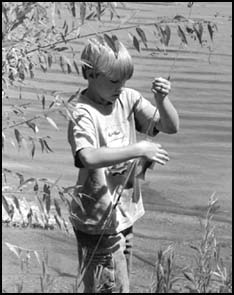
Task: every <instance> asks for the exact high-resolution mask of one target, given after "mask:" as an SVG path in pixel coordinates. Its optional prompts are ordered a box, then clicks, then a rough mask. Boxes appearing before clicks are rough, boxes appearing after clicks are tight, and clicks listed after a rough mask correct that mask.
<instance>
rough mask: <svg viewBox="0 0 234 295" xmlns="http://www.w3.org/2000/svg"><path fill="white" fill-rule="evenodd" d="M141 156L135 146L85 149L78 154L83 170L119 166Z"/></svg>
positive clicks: (139, 150)
mask: <svg viewBox="0 0 234 295" xmlns="http://www.w3.org/2000/svg"><path fill="white" fill-rule="evenodd" d="M141 156H142V152H141V149H140V148H139V146H138V145H137V143H136V144H132V145H129V146H126V147H120V148H108V147H101V148H97V149H95V148H85V149H83V150H81V151H80V152H79V158H80V161H81V162H82V164H83V165H84V167H85V168H90V169H97V168H102V167H108V166H111V165H115V164H119V163H122V162H124V161H128V160H131V159H135V158H138V157H141Z"/></svg>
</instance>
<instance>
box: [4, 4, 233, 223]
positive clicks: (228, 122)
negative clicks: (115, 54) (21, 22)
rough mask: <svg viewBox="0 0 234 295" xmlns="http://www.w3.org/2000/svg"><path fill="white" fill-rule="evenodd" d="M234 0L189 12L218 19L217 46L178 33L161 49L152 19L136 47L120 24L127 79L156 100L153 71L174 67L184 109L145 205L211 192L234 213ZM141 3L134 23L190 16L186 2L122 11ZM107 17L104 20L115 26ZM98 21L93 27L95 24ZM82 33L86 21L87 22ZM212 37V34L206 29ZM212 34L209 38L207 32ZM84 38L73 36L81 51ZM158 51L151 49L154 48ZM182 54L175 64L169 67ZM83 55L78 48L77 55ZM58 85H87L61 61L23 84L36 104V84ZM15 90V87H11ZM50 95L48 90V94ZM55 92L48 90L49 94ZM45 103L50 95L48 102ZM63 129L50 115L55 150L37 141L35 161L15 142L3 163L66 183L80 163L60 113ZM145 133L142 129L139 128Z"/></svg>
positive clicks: (224, 214)
mask: <svg viewBox="0 0 234 295" xmlns="http://www.w3.org/2000/svg"><path fill="white" fill-rule="evenodd" d="M231 5H232V3H231V2H198V3H196V2H195V5H194V7H193V9H192V12H191V16H192V17H194V18H203V17H204V18H206V19H207V20H210V21H215V22H216V23H217V26H218V32H216V33H215V36H214V42H213V44H212V45H211V46H212V54H211V56H209V50H208V49H207V48H201V47H200V46H199V44H198V43H193V42H192V41H191V43H190V45H189V46H188V47H184V48H183V49H182V50H181V51H180V52H179V53H178V48H179V40H178V38H176V37H175V36H174V37H173V38H172V40H171V43H169V48H168V50H167V51H166V52H165V53H163V52H158V51H157V50H155V49H156V48H157V46H159V43H157V41H156V39H155V37H154V35H153V34H152V28H151V27H146V28H145V32H146V34H147V36H149V37H148V49H145V48H144V46H143V45H142V44H141V48H142V50H141V53H138V52H137V51H136V50H135V49H134V48H133V47H132V44H131V41H130V39H129V37H128V33H129V32H132V33H134V34H136V33H135V31H134V30H132V29H128V30H125V31H121V32H116V34H117V36H118V37H119V38H120V39H121V40H122V41H123V42H124V43H125V44H126V45H127V47H128V48H129V50H130V52H131V53H132V56H133V60H134V63H135V72H134V76H133V78H132V79H131V80H130V81H128V83H127V86H128V87H133V88H135V89H136V90H138V91H140V92H141V93H142V94H143V95H144V96H145V97H146V98H148V99H149V100H151V101H152V102H153V95H152V93H151V91H150V87H151V81H152V79H153V78H154V77H158V76H163V77H167V76H168V74H169V72H170V74H171V81H172V92H171V95H170V99H171V101H172V102H173V104H174V106H175V107H176V109H177V110H178V113H179V116H180V130H179V133H178V134H176V135H166V134H159V135H158V136H157V137H156V138H154V139H153V140H155V141H156V142H160V143H161V144H162V145H163V147H164V148H165V149H166V150H167V151H168V153H169V155H170V158H171V160H170V161H169V163H168V164H167V165H166V166H164V167H158V166H157V167H156V168H155V169H154V170H153V171H149V172H147V176H146V181H145V182H144V183H142V188H143V194H144V202H145V206H146V209H147V210H155V211H170V212H179V213H181V214H195V215H196V214H199V213H200V212H202V211H203V209H204V207H205V206H206V205H207V202H208V199H209V197H210V196H211V194H212V193H213V192H216V197H217V198H218V199H219V203H220V205H221V213H220V218H223V219H228V220H230V219H231V208H232V201H231V195H232V192H231V191H232V143H231V140H232V36H231V35H232V29H231V27H232V21H231ZM133 11H135V13H136V14H135V18H134V19H132V20H131V23H133V24H134V23H143V22H147V23H151V22H154V21H155V20H156V19H157V17H159V16H162V15H163V16H168V17H174V16H176V15H184V16H188V13H189V10H188V8H187V7H186V3H183V2H155V3H154V2H144V3H141V2H136V3H134V2H126V7H125V8H122V7H120V9H119V13H120V15H126V14H130V13H132V12H133ZM116 23H117V21H113V22H112V23H111V24H110V22H109V21H107V22H106V23H105V27H106V28H108V27H109V26H110V25H111V26H115V25H116ZM95 29H96V28H95V27H91V29H90V27H89V28H87V30H91V31H92V30H95ZM83 30H84V31H83V32H84V33H85V32H86V31H85V30H86V28H84V29H83ZM207 38H208V36H207ZM208 39H209V38H208ZM81 43H82V42H81V41H79V42H74V43H73V45H74V48H77V53H78V54H79V51H80V49H81V46H80V45H81ZM152 52H153V54H152ZM177 54H178V57H177V59H176V62H175V66H174V68H173V71H172V72H171V67H172V65H173V63H174V58H175V56H176V55H177ZM77 56H78V55H77ZM32 85H34V86H36V87H37V89H38V91H39V90H46V91H47V93H48V94H49V93H51V91H59V92H61V93H62V94H63V95H64V96H66V97H68V96H69V95H70V94H71V93H73V92H74V91H76V90H77V88H79V87H84V86H85V81H84V80H83V79H82V77H81V76H80V77H77V76H76V74H75V73H72V74H71V75H64V74H62V73H61V71H60V69H59V68H58V67H57V66H56V65H55V66H53V67H52V69H51V70H50V71H49V72H48V74H46V75H45V74H43V73H42V72H40V71H39V72H38V74H37V75H36V79H35V81H33V82H30V84H29V86H27V87H23V88H22V95H23V97H24V98H26V100H29V101H32V100H33V101H34V102H35V104H34V107H35V111H37V110H38V107H40V108H41V106H39V102H38V101H37V98H36V94H35V93H36V91H35V88H33V87H32ZM12 95H13V97H14V96H15V97H17V92H15V91H14V90H12ZM46 97H47V96H46ZM48 97H49V95H48ZM46 103H47V105H48V104H49V102H47V101H46ZM55 121H56V122H57V124H58V126H59V128H60V130H59V131H55V130H54V129H53V128H52V127H51V126H50V125H48V124H47V123H46V122H42V123H41V124H40V125H39V129H40V131H41V133H42V134H43V135H48V134H49V135H51V137H52V138H53V140H49V143H50V146H51V147H52V149H53V150H54V153H53V154H52V153H51V154H41V153H40V151H39V148H38V152H37V153H36V157H35V159H34V160H33V161H32V160H31V159H30V158H29V156H28V155H26V154H25V153H24V152H23V151H21V152H19V153H18V152H17V151H16V150H15V149H13V148H12V147H11V146H9V148H7V149H6V150H5V151H4V152H3V167H6V168H7V167H8V168H16V169H18V171H23V172H25V173H26V175H28V176H29V177H31V176H36V177H49V178H51V179H57V178H58V177H59V176H60V175H62V178H61V182H62V183H63V184H64V185H73V184H74V183H75V180H76V174H77V171H76V169H75V168H74V167H73V160H72V157H71V152H70V147H69V146H68V143H67V138H66V127H67V126H66V122H65V121H64V120H62V119H61V117H58V118H55ZM139 138H140V136H139Z"/></svg>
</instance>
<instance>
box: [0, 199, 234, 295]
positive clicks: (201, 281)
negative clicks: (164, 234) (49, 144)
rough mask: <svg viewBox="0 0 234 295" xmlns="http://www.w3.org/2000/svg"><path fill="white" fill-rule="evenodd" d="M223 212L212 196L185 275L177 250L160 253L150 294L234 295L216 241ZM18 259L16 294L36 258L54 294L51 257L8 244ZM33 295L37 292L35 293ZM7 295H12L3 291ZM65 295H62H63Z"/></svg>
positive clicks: (44, 286)
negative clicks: (218, 214)
mask: <svg viewBox="0 0 234 295" xmlns="http://www.w3.org/2000/svg"><path fill="white" fill-rule="evenodd" d="M218 209H219V206H218V200H217V199H215V198H214V194H213V195H212V196H211V198H210V200H209V203H208V208H207V212H206V216H205V218H204V219H203V220H200V225H201V229H200V234H201V238H200V241H199V243H198V244H196V245H195V244H192V245H190V248H191V249H192V250H193V251H194V256H193V260H192V264H191V265H187V266H185V267H184V268H183V269H182V270H181V272H178V269H177V267H176V249H175V247H173V246H171V245H170V246H169V247H167V248H166V249H165V250H162V249H160V250H159V251H158V252H157V260H156V263H155V267H154V272H153V274H152V285H151V288H150V290H149V293H232V269H231V268H230V269H228V268H227V267H226V266H225V265H224V263H223V259H222V257H221V255H220V243H218V242H217V240H216V233H215V226H214V225H213V224H212V219H213V217H214V214H215V213H216V212H217V210H218ZM7 247H8V248H9V250H11V251H12V252H13V253H14V254H15V255H16V256H17V258H18V261H19V268H20V273H21V281H20V282H19V283H16V284H15V292H16V293H23V291H24V282H25V280H27V274H28V272H29V266H30V261H31V258H32V256H33V255H34V256H35V257H36V259H37V261H38V263H39V264H40V267H41V274H40V276H39V278H38V279H39V281H40V290H36V292H40V293H53V289H54V286H55V281H54V278H53V276H52V275H51V274H50V273H49V271H48V253H47V252H46V251H44V252H43V255H41V257H40V256H39V254H38V252H37V251H34V250H31V249H27V248H22V247H18V246H17V245H12V244H9V243H8V244H7ZM78 281H79V280H78V278H76V279H75V280H74V283H73V284H72V285H71V286H70V290H69V293H78V288H77V282H78ZM32 291H33V290H32ZM3 293H8V292H7V290H3ZM61 293H62V292H61Z"/></svg>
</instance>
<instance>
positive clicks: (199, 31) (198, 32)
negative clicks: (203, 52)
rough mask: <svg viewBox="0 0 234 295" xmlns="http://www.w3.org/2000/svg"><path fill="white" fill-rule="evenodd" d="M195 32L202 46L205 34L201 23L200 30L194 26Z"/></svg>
mask: <svg viewBox="0 0 234 295" xmlns="http://www.w3.org/2000/svg"><path fill="white" fill-rule="evenodd" d="M193 28H194V31H195V33H196V35H197V38H198V40H199V43H200V45H202V34H203V26H202V24H201V23H199V24H198V28H197V26H196V25H194V27H193Z"/></svg>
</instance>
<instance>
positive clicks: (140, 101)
mask: <svg viewBox="0 0 234 295" xmlns="http://www.w3.org/2000/svg"><path fill="white" fill-rule="evenodd" d="M131 100H132V104H133V113H134V118H135V124H136V129H137V131H139V132H141V133H147V134H148V135H150V136H155V135H156V134H157V133H158V132H159V130H157V128H156V124H157V122H158V121H159V118H160V115H159V112H158V110H157V109H156V107H155V106H154V105H153V104H152V103H151V102H150V101H148V100H147V99H145V98H144V97H143V96H142V95H141V94H140V93H139V92H138V91H135V90H133V91H132V95H131Z"/></svg>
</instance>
